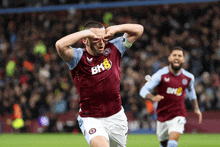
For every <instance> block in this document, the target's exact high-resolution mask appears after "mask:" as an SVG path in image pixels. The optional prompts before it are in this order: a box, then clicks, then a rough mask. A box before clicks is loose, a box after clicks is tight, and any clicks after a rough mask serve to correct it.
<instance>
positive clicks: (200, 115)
mask: <svg viewBox="0 0 220 147" xmlns="http://www.w3.org/2000/svg"><path fill="white" fill-rule="evenodd" d="M194 112H195V113H196V114H197V115H198V116H199V124H201V123H202V113H201V111H200V110H199V109H195V110H194Z"/></svg>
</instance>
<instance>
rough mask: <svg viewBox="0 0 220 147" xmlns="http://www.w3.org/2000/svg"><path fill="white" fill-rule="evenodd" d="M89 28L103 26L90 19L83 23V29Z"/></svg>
mask: <svg viewBox="0 0 220 147" xmlns="http://www.w3.org/2000/svg"><path fill="white" fill-rule="evenodd" d="M90 28H105V27H104V26H103V25H102V24H101V23H99V22H97V21H90V22H87V23H86V24H85V26H84V30H86V29H90Z"/></svg>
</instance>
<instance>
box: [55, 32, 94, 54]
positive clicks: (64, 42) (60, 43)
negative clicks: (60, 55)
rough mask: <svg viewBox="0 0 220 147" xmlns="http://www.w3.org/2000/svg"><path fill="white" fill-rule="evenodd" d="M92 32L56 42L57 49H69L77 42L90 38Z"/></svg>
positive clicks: (78, 33) (68, 36) (72, 35)
mask: <svg viewBox="0 0 220 147" xmlns="http://www.w3.org/2000/svg"><path fill="white" fill-rule="evenodd" d="M90 32H91V31H90V30H83V31H79V32H76V33H73V34H70V35H67V36H65V37H63V38H61V39H60V40H58V41H57V42H56V48H57V49H58V50H60V49H68V48H69V46H71V45H73V44H75V43H76V42H77V41H79V40H81V39H83V38H86V37H89V35H90Z"/></svg>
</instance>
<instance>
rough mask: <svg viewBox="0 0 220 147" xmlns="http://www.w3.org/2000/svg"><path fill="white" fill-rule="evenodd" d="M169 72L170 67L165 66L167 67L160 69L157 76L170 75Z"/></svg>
mask: <svg viewBox="0 0 220 147" xmlns="http://www.w3.org/2000/svg"><path fill="white" fill-rule="evenodd" d="M169 72H170V71H169V68H168V66H165V67H163V68H161V69H159V70H158V71H157V72H156V73H155V74H157V75H161V76H162V75H165V74H168V73H169Z"/></svg>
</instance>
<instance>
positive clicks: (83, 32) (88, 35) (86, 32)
mask: <svg viewBox="0 0 220 147" xmlns="http://www.w3.org/2000/svg"><path fill="white" fill-rule="evenodd" d="M81 33H82V34H83V37H86V38H87V37H88V38H89V37H91V36H92V34H93V33H92V32H91V31H90V30H89V29H87V30H83V31H82V32H81Z"/></svg>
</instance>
